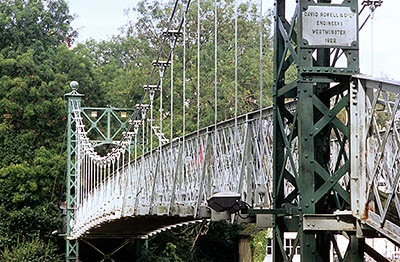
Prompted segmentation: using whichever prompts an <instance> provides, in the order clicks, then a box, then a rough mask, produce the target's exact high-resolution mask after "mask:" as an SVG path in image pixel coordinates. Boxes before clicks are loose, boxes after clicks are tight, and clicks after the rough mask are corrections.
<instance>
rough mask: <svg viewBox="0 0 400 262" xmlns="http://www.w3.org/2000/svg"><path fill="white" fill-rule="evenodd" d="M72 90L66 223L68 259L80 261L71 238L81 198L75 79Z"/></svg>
mask: <svg viewBox="0 0 400 262" xmlns="http://www.w3.org/2000/svg"><path fill="white" fill-rule="evenodd" d="M70 86H71V88H72V91H71V92H70V93H68V94H65V97H66V98H67V101H68V120H67V121H68V130H67V154H68V157H67V195H66V197H67V209H66V211H67V214H66V215H67V223H66V232H65V233H66V252H65V253H66V261H68V262H76V261H79V245H78V240H76V239H69V238H68V236H69V235H70V233H71V222H72V221H73V220H74V214H75V210H76V208H77V206H78V199H79V195H78V194H79V185H78V183H79V178H78V174H79V166H78V165H79V161H77V157H78V152H77V150H78V144H77V141H78V138H77V135H78V133H77V129H76V121H75V120H74V117H73V112H72V109H73V103H77V104H78V105H79V106H80V103H81V98H82V97H83V95H82V94H79V93H78V92H77V88H78V83H77V82H75V81H73V82H71V84H70Z"/></svg>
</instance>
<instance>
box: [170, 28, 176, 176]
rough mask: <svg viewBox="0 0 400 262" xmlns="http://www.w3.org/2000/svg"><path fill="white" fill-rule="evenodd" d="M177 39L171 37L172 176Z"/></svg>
mask: <svg viewBox="0 0 400 262" xmlns="http://www.w3.org/2000/svg"><path fill="white" fill-rule="evenodd" d="M175 39H176V38H175V37H174V36H171V39H170V41H171V42H170V45H171V135H170V142H171V174H172V173H173V166H174V165H173V164H174V159H173V157H172V155H173V152H172V150H173V147H172V138H173V137H174V49H173V48H174V44H175V43H174V42H175Z"/></svg>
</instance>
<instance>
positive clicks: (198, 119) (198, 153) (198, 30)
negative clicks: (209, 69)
mask: <svg viewBox="0 0 400 262" xmlns="http://www.w3.org/2000/svg"><path fill="white" fill-rule="evenodd" d="M199 132H200V0H197V137H199V134H200V133H199ZM196 162H197V163H196V165H197V171H199V170H200V169H199V165H200V143H199V139H197V161H196ZM198 174H200V173H198Z"/></svg>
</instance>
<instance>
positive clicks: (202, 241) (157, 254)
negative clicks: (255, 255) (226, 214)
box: [140, 221, 243, 262]
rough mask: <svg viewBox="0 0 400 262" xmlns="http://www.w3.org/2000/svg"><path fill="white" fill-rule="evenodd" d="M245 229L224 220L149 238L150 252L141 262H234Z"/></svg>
mask: <svg viewBox="0 0 400 262" xmlns="http://www.w3.org/2000/svg"><path fill="white" fill-rule="evenodd" d="M242 229H243V228H242V227H241V226H240V225H235V224H234V225H232V224H229V223H227V222H226V221H221V222H211V223H202V224H199V225H189V226H185V227H182V228H177V229H172V230H168V231H166V232H163V233H160V234H158V235H156V236H154V237H152V238H150V239H149V248H148V251H147V253H146V254H143V256H142V257H141V259H140V261H141V262H150V261H160V262H180V261H182V262H193V261H194V262H213V261H215V262H224V261H227V262H228V261H229V262H231V261H235V259H237V256H238V254H237V246H238V239H239V233H240V231H241V230H242Z"/></svg>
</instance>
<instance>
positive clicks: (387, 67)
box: [67, 0, 400, 81]
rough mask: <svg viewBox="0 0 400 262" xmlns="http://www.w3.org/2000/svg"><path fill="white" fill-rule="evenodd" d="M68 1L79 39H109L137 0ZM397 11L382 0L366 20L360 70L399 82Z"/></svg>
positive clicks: (269, 0) (268, 0) (398, 5)
mask: <svg viewBox="0 0 400 262" xmlns="http://www.w3.org/2000/svg"><path fill="white" fill-rule="evenodd" d="M256 1H257V2H259V0H256ZM333 1H334V2H338V1H340V0H333ZM67 2H68V3H69V7H70V11H71V13H72V14H74V15H76V18H75V20H74V22H73V23H72V26H73V27H74V28H75V29H76V30H78V32H79V37H78V42H84V41H85V40H87V39H90V38H93V39H95V40H98V41H100V40H108V39H110V37H112V36H113V35H118V34H119V33H120V28H121V27H122V26H123V25H125V24H127V22H128V21H129V20H132V19H133V17H128V15H127V14H126V12H125V11H124V10H126V9H128V8H132V7H135V6H136V4H137V2H138V0H112V1H110V0H67ZM196 2H197V1H196V0H194V1H193V3H196ZM273 2H274V1H273V0H263V9H264V10H266V9H268V8H273ZM287 2H288V3H289V2H290V1H287ZM293 2H295V1H294V0H293ZM359 2H360V3H361V2H362V1H361V0H359ZM288 9H290V7H289V8H288ZM399 10H400V1H399V0H383V4H382V6H381V7H379V8H377V9H376V10H375V12H374V18H373V19H372V20H370V21H368V23H367V24H366V26H365V27H364V29H363V30H362V31H361V32H360V67H361V72H362V73H364V74H367V75H373V76H376V77H384V78H390V79H395V80H398V81H400V52H399V51H398V50H396V48H397V46H400V34H399V33H398V32H399V31H400V15H399ZM368 13H370V10H369V9H368V10H365V11H364V13H363V15H362V16H361V18H360V24H361V23H362V21H363V18H364V17H365V15H367V14H368ZM131 15H132V14H131ZM372 47H373V48H372Z"/></svg>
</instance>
